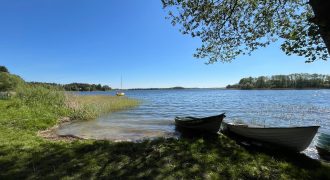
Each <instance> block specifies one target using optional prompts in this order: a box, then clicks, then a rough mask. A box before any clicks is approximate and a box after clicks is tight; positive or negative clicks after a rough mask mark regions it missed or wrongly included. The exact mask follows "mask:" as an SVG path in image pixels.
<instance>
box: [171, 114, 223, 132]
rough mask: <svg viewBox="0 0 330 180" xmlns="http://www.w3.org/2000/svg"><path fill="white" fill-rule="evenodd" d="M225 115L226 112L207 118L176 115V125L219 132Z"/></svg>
mask: <svg viewBox="0 0 330 180" xmlns="http://www.w3.org/2000/svg"><path fill="white" fill-rule="evenodd" d="M224 117H225V115H224V114H221V115H218V116H211V117H206V118H187V117H176V118H175V125H176V126H177V127H179V128H183V129H185V130H193V131H204V132H209V133H217V132H218V131H219V129H220V125H221V122H222V120H223V119H224Z"/></svg>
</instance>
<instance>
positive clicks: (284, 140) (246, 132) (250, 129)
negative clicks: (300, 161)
mask: <svg viewBox="0 0 330 180" xmlns="http://www.w3.org/2000/svg"><path fill="white" fill-rule="evenodd" d="M223 125H224V128H225V129H227V130H229V132H233V133H235V134H238V135H240V136H243V137H246V138H250V139H254V140H258V141H261V142H267V143H272V144H276V145H279V146H282V147H286V148H288V149H292V150H294V151H298V152H300V151H303V150H305V149H306V148H307V147H308V146H309V144H310V143H311V142H312V140H313V138H314V136H315V134H316V133H317V131H318V129H319V127H320V126H304V127H268V128H267V127H257V126H249V125H246V124H235V123H225V122H224V123H223Z"/></svg>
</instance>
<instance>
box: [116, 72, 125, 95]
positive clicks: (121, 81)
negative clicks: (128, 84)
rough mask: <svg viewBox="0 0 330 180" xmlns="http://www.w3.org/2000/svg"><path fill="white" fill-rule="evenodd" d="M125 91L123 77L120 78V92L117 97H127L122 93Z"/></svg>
mask: <svg viewBox="0 0 330 180" xmlns="http://www.w3.org/2000/svg"><path fill="white" fill-rule="evenodd" d="M122 89H123V77H122V76H120V90H121V91H118V92H117V93H116V95H117V96H125V93H124V92H123V91H122Z"/></svg>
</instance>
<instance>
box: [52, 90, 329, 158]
mask: <svg viewBox="0 0 330 180" xmlns="http://www.w3.org/2000/svg"><path fill="white" fill-rule="evenodd" d="M125 93H126V96H127V97H131V98H136V99H139V100H141V101H142V103H141V105H140V106H138V107H136V108H133V109H129V110H126V111H121V112H116V113H112V114H109V115H104V116H102V117H100V118H98V119H96V120H93V121H82V122H75V123H71V124H69V125H65V126H63V127H61V128H60V129H59V130H58V134H61V135H68V134H69V135H75V136H78V137H82V138H92V139H108V140H113V141H123V140H124V141H137V140H142V139H145V138H156V137H177V132H176V131H175V126H174V117H175V116H199V117H202V116H211V115H216V114H220V113H222V112H226V115H227V118H226V119H225V121H228V122H230V121H241V122H245V123H249V124H258V125H265V126H272V127H278V126H283V127H287V126H302V125H320V126H321V128H320V129H319V132H320V131H321V132H328V133H329V132H330V126H329V125H330V102H329V101H330V90H219V89H218V90H217V89H191V90H128V91H126V92H125ZM80 94H83V95H84V94H103V95H115V92H113V91H111V92H84V93H80ZM315 139H316V138H314V141H313V142H312V143H311V145H310V147H309V148H307V149H306V150H305V151H304V153H306V154H307V155H308V156H310V157H312V158H319V157H318V155H317V153H316V149H315V147H314V145H315Z"/></svg>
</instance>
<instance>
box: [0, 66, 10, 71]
mask: <svg viewBox="0 0 330 180" xmlns="http://www.w3.org/2000/svg"><path fill="white" fill-rule="evenodd" d="M0 72H5V73H9V71H8V69H7V68H6V67H5V66H0Z"/></svg>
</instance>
